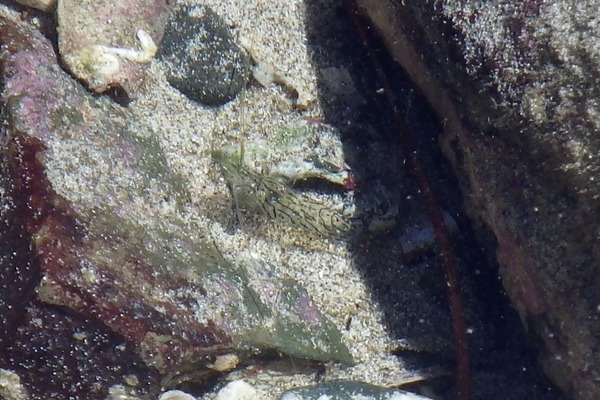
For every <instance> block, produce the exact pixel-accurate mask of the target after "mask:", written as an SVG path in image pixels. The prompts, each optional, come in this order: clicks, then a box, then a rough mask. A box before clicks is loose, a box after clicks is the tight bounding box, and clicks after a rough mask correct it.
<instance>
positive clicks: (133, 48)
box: [57, 0, 175, 97]
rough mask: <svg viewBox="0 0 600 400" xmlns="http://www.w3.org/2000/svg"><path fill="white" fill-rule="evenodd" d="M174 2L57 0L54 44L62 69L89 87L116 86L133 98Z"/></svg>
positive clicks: (99, 89)
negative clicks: (57, 49) (55, 38)
mask: <svg viewBox="0 0 600 400" xmlns="http://www.w3.org/2000/svg"><path fill="white" fill-rule="evenodd" d="M174 4H175V2H174V1H168V0H151V1H140V0H119V1H115V0H84V1H74V0H59V1H58V5H57V19H58V46H59V50H60V56H61V59H62V61H63V62H64V64H65V66H66V67H67V69H68V70H69V71H70V72H71V73H72V74H73V75H74V76H75V77H76V78H77V79H80V80H82V81H83V82H84V83H85V84H86V85H87V86H88V87H89V88H90V89H92V90H94V91H96V92H104V91H106V90H107V89H108V88H110V87H114V86H119V87H121V88H123V89H124V90H125V92H126V93H127V94H128V95H129V96H130V97H133V95H134V94H135V91H136V90H137V89H138V88H139V87H140V86H141V85H142V83H143V81H144V74H145V70H146V65H147V64H148V63H149V62H150V61H151V60H152V58H153V57H154V55H155V54H156V51H157V44H158V43H159V42H160V40H161V38H162V35H163V32H164V27H165V23H166V20H167V18H168V16H169V14H170V12H171V9H172V8H173V6H174Z"/></svg>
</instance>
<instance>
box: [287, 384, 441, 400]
mask: <svg viewBox="0 0 600 400" xmlns="http://www.w3.org/2000/svg"><path fill="white" fill-rule="evenodd" d="M354 399H360V400H431V399H430V398H429V397H424V396H421V395H418V394H415V393H410V392H405V391H403V390H398V389H386V388H383V387H379V386H375V385H371V384H368V383H364V382H356V381H335V382H325V383H321V384H319V385H315V386H307V387H301V388H296V389H292V390H289V391H287V392H285V393H284V394H283V396H281V397H280V398H279V400H354Z"/></svg>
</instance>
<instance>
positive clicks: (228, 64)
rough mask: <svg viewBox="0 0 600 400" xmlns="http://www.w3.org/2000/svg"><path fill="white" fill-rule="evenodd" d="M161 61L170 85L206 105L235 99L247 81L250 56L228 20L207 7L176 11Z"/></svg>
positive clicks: (160, 52) (162, 48) (162, 45)
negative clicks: (233, 34)
mask: <svg viewBox="0 0 600 400" xmlns="http://www.w3.org/2000/svg"><path fill="white" fill-rule="evenodd" d="M159 58H160V59H161V60H162V62H163V63H164V65H165V70H166V76H167V80H168V82H169V83H170V84H171V86H173V87H174V88H176V89H178V90H179V91H180V92H181V93H183V94H184V95H186V96H187V97H188V98H189V99H191V100H194V101H198V102H200V103H203V104H206V105H220V104H223V103H226V102H227V101H229V100H231V99H233V98H234V97H235V96H236V95H237V94H238V93H239V92H240V90H241V89H242V88H243V86H244V85H245V83H246V81H247V79H248V70H249V62H248V56H247V55H246V53H245V52H244V51H243V50H242V49H240V47H239V46H238V45H237V44H236V43H235V40H234V38H233V36H232V35H231V33H230V32H229V29H228V27H227V25H226V24H225V21H223V19H222V18H221V17H219V16H218V15H217V14H216V13H215V12H214V11H213V10H211V9H210V8H208V7H206V6H179V7H177V8H176V9H175V11H174V14H173V16H172V17H171V20H170V21H169V23H168V24H167V28H166V30H165V35H164V37H163V40H162V43H161V46H160V50H159Z"/></svg>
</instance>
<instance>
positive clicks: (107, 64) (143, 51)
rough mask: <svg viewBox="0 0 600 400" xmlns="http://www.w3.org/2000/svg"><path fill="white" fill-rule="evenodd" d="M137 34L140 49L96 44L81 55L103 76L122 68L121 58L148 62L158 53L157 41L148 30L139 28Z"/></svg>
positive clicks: (82, 59) (86, 64) (113, 73)
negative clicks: (155, 41)
mask: <svg viewBox="0 0 600 400" xmlns="http://www.w3.org/2000/svg"><path fill="white" fill-rule="evenodd" d="M136 36H137V38H138V41H139V50H138V49H128V48H122V47H113V46H104V45H99V44H95V45H91V46H88V47H86V48H84V49H83V50H82V51H81V52H80V54H79V57H80V59H81V61H82V63H83V64H84V65H85V66H86V67H87V69H89V70H91V71H92V72H93V73H94V74H96V75H99V76H100V77H103V78H107V77H110V76H113V75H115V74H117V73H118V72H119V70H120V69H121V60H127V61H131V62H136V63H148V62H150V61H151V60H152V58H154V56H155V55H156V51H157V47H156V43H154V40H152V37H151V36H150V35H149V34H148V33H147V32H146V31H144V30H143V29H138V31H137V33H136Z"/></svg>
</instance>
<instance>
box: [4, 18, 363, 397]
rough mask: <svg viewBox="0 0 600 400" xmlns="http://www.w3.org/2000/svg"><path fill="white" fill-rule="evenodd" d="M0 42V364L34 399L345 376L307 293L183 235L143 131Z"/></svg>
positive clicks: (38, 56) (256, 262)
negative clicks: (275, 371) (283, 374)
mask: <svg viewBox="0 0 600 400" xmlns="http://www.w3.org/2000/svg"><path fill="white" fill-rule="evenodd" d="M0 37H1V38H2V51H3V53H2V54H3V60H2V75H3V78H4V86H3V91H2V105H3V110H2V115H3V118H4V119H3V121H4V122H3V126H2V132H1V136H0V142H1V143H2V149H1V152H0V157H1V158H0V161H2V164H1V167H2V168H1V173H0V178H1V183H2V187H1V189H0V190H1V192H0V193H1V194H2V196H1V197H0V199H1V201H2V208H1V209H0V212H1V213H2V214H1V215H2V225H1V229H0V239H1V240H0V243H1V245H0V246H1V250H2V254H0V257H1V258H0V261H1V264H0V313H1V314H2V315H5V316H6V318H3V319H2V320H0V350H1V351H0V363H1V364H2V367H6V368H14V369H15V370H16V371H15V372H16V373H17V374H18V375H19V377H20V378H21V382H22V383H23V384H24V385H25V386H26V387H27V388H29V389H30V390H31V391H32V393H33V395H34V396H35V398H47V397H48V396H53V395H56V396H65V397H68V396H75V397H78V396H79V397H80V398H82V396H83V397H85V396H87V395H89V394H90V393H92V394H93V395H94V396H96V397H97V398H101V397H102V395H106V391H107V390H108V388H109V386H111V385H115V384H117V383H122V382H123V381H124V382H125V383H126V384H127V387H126V388H125V389H123V390H126V391H127V390H129V391H132V392H133V393H134V394H136V395H148V394H157V390H158V389H159V387H160V386H162V387H170V386H172V385H175V384H176V383H178V382H180V381H185V380H198V379H201V378H202V377H204V376H206V375H210V374H214V373H216V372H217V371H216V370H219V371H221V370H222V369H223V367H222V366H221V365H222V364H223V363H219V362H218V361H219V360H220V357H221V360H222V359H223V358H222V357H225V356H226V355H228V354H232V353H233V354H237V355H238V356H239V357H240V359H242V360H243V359H247V358H248V357H250V356H253V355H254V354H256V352H257V351H258V352H260V351H261V350H275V351H276V352H282V353H285V354H289V355H292V356H295V357H301V358H309V359H315V360H319V361H328V360H336V361H342V362H346V363H350V362H351V360H352V359H351V356H350V354H349V352H348V350H347V348H346V347H345V345H344V344H343V343H342V342H341V338H340V334H339V332H338V331H337V329H336V328H335V327H334V326H333V324H332V323H331V322H330V321H329V320H327V319H326V318H325V317H323V316H322V315H321V314H320V312H319V311H318V310H317V309H316V307H315V305H314V303H313V302H312V300H311V299H310V297H309V296H308V294H307V293H306V291H305V290H304V289H302V288H300V287H299V286H298V285H297V284H296V283H295V282H294V281H292V280H291V279H288V280H273V275H272V273H271V272H272V269H271V266H270V265H268V264H267V263H266V262H264V261H262V260H260V259H257V258H255V259H248V260H246V261H247V263H244V265H243V266H239V265H234V264H233V263H232V262H230V261H228V260H226V259H225V258H224V257H223V256H222V255H221V253H220V252H219V250H218V249H217V248H216V247H215V246H214V244H213V243H212V242H211V241H210V238H209V237H205V236H203V235H202V233H201V232H196V231H195V230H194V227H193V225H192V226H190V224H189V223H188V222H187V221H185V220H184V218H183V217H182V215H181V214H180V213H179V211H180V210H181V209H182V208H183V207H185V206H186V204H187V201H188V197H189V194H188V192H187V189H186V187H185V184H184V180H183V179H182V178H181V177H179V176H177V175H175V174H174V173H173V172H172V171H171V169H170V166H169V164H168V162H167V159H166V157H165V154H164V153H163V151H162V149H161V146H160V144H159V143H158V140H157V139H156V132H155V131H154V130H153V129H154V128H153V127H151V126H143V128H142V129H135V128H134V127H136V126H137V127H139V125H138V124H139V121H137V122H136V123H134V121H133V118H134V117H133V114H131V112H130V111H129V110H128V109H125V108H121V107H120V106H118V105H116V104H115V103H113V102H112V101H111V100H110V99H108V98H106V97H98V98H97V97H94V96H92V95H90V94H89V93H88V92H87V91H86V90H85V89H84V88H83V87H82V86H81V85H80V84H79V83H77V82H76V81H75V80H73V79H72V78H71V77H70V76H69V75H68V74H66V73H65V72H64V71H62V69H61V68H60V67H59V65H58V64H57V62H56V54H55V53H54V51H53V48H52V46H51V44H50V42H49V41H48V40H47V39H46V38H44V37H43V36H42V35H41V34H40V33H39V32H38V31H36V30H34V29H32V28H31V27H30V26H28V25H26V24H24V23H22V22H21V21H19V20H18V19H17V18H16V17H14V16H11V15H1V16H0ZM142 125H143V124H142ZM226 358H227V359H232V357H226ZM236 360H237V359H236ZM217 364H218V365H220V366H219V368H215V367H214V366H215V365H217ZM230 364H231V367H235V363H230ZM88 369H89V371H88ZM96 369H97V370H96ZM40 371H42V373H40ZM82 371H85V373H82Z"/></svg>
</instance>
